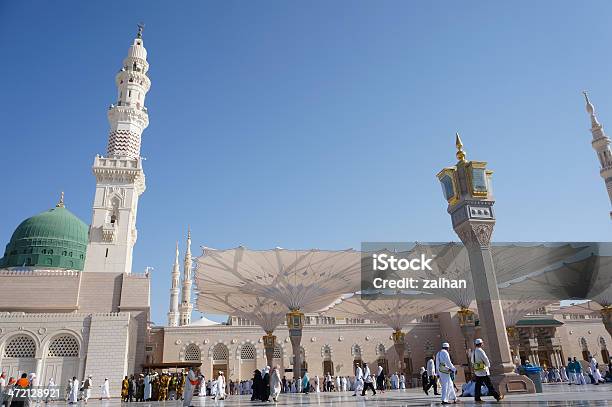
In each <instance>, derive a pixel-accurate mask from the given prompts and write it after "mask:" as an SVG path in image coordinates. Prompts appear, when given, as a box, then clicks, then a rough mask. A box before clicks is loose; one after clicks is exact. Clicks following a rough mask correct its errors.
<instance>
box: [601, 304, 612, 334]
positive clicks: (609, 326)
mask: <svg viewBox="0 0 612 407" xmlns="http://www.w3.org/2000/svg"><path fill="white" fill-rule="evenodd" d="M601 319H602V321H603V324H604V326H605V327H606V331H608V333H609V334H610V336H612V305H607V306H605V307H603V308H602V309H601Z"/></svg>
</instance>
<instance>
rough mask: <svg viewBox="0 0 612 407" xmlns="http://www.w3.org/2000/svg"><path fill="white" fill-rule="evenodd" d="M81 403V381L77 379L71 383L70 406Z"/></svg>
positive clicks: (73, 379)
mask: <svg viewBox="0 0 612 407" xmlns="http://www.w3.org/2000/svg"><path fill="white" fill-rule="evenodd" d="M78 401H79V381H78V380H77V378H76V377H73V378H72V381H71V382H70V393H69V394H68V404H76V403H77V402H78Z"/></svg>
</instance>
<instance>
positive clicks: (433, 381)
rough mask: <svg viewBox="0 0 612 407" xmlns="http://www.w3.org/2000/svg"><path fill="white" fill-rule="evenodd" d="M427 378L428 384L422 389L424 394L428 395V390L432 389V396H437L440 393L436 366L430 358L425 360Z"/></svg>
mask: <svg viewBox="0 0 612 407" xmlns="http://www.w3.org/2000/svg"><path fill="white" fill-rule="evenodd" d="M427 377H428V378H429V382H428V383H427V386H426V387H425V388H424V389H423V390H424V391H425V394H427V395H429V389H431V388H432V387H433V389H434V395H436V396H439V395H440V393H438V378H437V377H436V364H435V362H434V360H433V358H431V357H430V358H428V359H427Z"/></svg>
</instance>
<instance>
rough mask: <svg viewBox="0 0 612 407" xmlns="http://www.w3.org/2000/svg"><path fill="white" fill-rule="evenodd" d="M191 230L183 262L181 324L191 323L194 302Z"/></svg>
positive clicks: (188, 234)
mask: <svg viewBox="0 0 612 407" xmlns="http://www.w3.org/2000/svg"><path fill="white" fill-rule="evenodd" d="M191 268H192V264H191V230H189V229H188V230H187V250H186V251H185V263H184V264H183V288H182V292H181V306H180V316H179V325H180V326H183V325H189V324H190V323H191V311H193V304H192V303H191V285H192V284H193V283H192V281H191V280H192V278H191V271H192V270H191Z"/></svg>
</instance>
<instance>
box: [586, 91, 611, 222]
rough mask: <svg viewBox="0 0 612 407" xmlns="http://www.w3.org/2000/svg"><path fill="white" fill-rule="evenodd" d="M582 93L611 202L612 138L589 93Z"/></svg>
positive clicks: (593, 144)
mask: <svg viewBox="0 0 612 407" xmlns="http://www.w3.org/2000/svg"><path fill="white" fill-rule="evenodd" d="M582 93H583V94H584V99H585V101H586V111H587V113H588V114H589V116H590V117H591V134H592V135H593V140H592V141H591V145H592V146H593V149H594V150H595V152H596V153H597V158H598V159H599V165H600V170H599V174H600V175H601V177H602V178H603V179H604V183H605V184H606V190H607V191H608V198H609V199H610V203H612V150H611V149H610V138H609V137H608V136H606V133H605V132H604V130H603V126H602V125H601V124H600V123H599V121H598V120H597V116H596V115H595V107H593V104H592V103H591V101H590V100H589V95H588V94H587V93H586V92H582ZM610 217H611V218H612V212H610Z"/></svg>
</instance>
